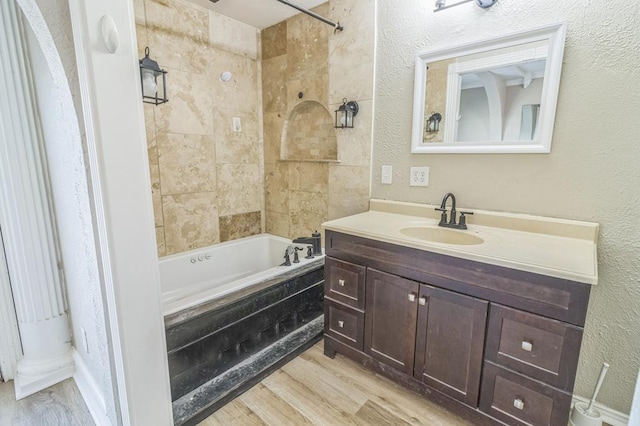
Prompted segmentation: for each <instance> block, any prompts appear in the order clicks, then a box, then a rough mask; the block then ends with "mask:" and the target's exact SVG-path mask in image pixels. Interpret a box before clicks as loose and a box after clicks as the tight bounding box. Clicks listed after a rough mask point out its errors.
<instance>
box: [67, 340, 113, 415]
mask: <svg viewBox="0 0 640 426" xmlns="http://www.w3.org/2000/svg"><path fill="white" fill-rule="evenodd" d="M73 361H74V362H75V364H76V372H75V374H74V375H73V380H74V381H75V382H76V385H77V386H78V389H79V390H80V394H81V395H82V399H84V402H85V403H86V404H87V407H88V408H89V412H90V413H91V417H93V421H94V422H96V425H97V426H112V425H111V421H110V420H109V417H107V406H106V404H105V402H104V395H103V394H102V392H101V391H100V387H99V386H98V384H97V383H96V380H95V378H94V377H93V376H92V375H91V373H90V372H89V369H88V368H87V365H86V364H85V363H84V361H83V359H82V357H81V356H80V354H79V353H78V351H77V350H76V349H75V348H74V349H73Z"/></svg>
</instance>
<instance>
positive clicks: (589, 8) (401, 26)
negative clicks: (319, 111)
mask: <svg viewBox="0 0 640 426" xmlns="http://www.w3.org/2000/svg"><path fill="white" fill-rule="evenodd" d="M559 20H566V21H567V22H568V32H567V41H566V47H565V55H564V64H563V70H562V79H561V82H560V95H559V98H558V108H557V114H556V124H555V129H554V134H553V144H552V146H551V153H550V154H499V155H491V154H482V155H473V154H428V155H425V154H411V153H410V149H411V117H412V105H413V103H412V102H413V77H414V59H415V54H416V53H417V52H418V51H421V50H426V49H436V48H439V47H444V46H447V45H449V44H451V43H456V44H458V43H463V42H469V41H475V40H478V39H480V38H488V37H492V36H498V35H500V34H506V33H511V32H515V31H518V30H524V29H527V28H532V27H535V26H539V25H543V24H549V23H553V22H558V21H559ZM377 21H378V28H377V53H376V55H377V59H376V88H375V91H376V98H375V105H376V107H375V108H376V111H375V120H374V123H375V124H374V147H373V164H372V167H373V176H372V177H373V183H372V195H373V197H374V198H384V199H391V200H400V201H413V202H421V203H431V204H439V203H440V201H441V200H442V196H443V195H444V193H445V192H448V191H452V192H454V193H455V194H456V198H457V200H458V203H459V205H460V206H464V207H469V208H479V209H486V210H498V211H512V212H520V213H530V214H537V215H544V216H554V217H562V218H568V219H578V220H587V221H593V222H598V223H599V224H600V225H601V228H600V229H601V233H600V239H599V241H598V246H599V247H598V249H599V252H598V267H599V278H600V280H599V284H598V285H597V286H595V287H593V290H592V292H591V299H590V303H589V311H588V315H587V323H586V327H585V335H584V340H583V344H582V350H581V353H580V361H579V368H578V377H577V381H576V387H575V391H576V393H577V394H578V395H582V396H587V395H589V394H590V392H591V391H592V389H593V386H594V384H595V382H596V378H597V376H598V372H599V371H600V366H601V365H602V362H604V361H607V362H609V363H610V364H611V368H610V369H609V374H608V375H607V378H606V380H605V382H604V384H603V386H602V390H601V392H600V396H599V398H598V400H599V401H601V402H602V403H604V404H605V405H608V406H610V407H611V408H613V409H616V410H618V411H622V412H627V413H628V412H629V409H630V407H631V400H632V397H633V390H634V387H635V383H636V382H635V380H636V375H637V372H638V367H639V366H640V352H639V351H638V346H639V344H640V327H639V326H638V324H640V310H639V309H638V306H640V221H639V220H638V216H639V213H638V212H640V191H639V190H638V183H639V182H640V167H639V166H638V160H639V159H640V143H639V141H638V135H640V120H639V119H638V117H639V116H640V96H638V91H639V90H640V89H639V88H640V59H639V58H640V55H639V53H638V46H640V2H636V1H627V0H611V1H607V2H601V1H589V2H587V1H557V0H536V1H521V0H500V1H499V2H497V3H496V5H495V6H493V7H492V8H490V9H488V10H482V9H480V8H479V7H477V6H475V5H474V4H473V3H466V4H463V5H460V6H457V7H455V8H451V9H447V10H444V11H440V12H437V13H433V2H432V1H424V0H385V1H378V14H377ZM391 123H393V124H391ZM383 164H390V165H392V166H393V167H394V172H395V173H394V179H393V184H392V185H382V184H381V183H380V175H381V173H380V166H381V165H383ZM411 166H428V167H430V173H431V176H430V179H429V187H428V188H420V187H410V186H409V168H410V167H411Z"/></svg>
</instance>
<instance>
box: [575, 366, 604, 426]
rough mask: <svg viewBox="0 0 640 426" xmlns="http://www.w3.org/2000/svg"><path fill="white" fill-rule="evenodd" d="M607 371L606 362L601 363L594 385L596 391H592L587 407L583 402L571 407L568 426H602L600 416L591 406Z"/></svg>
mask: <svg viewBox="0 0 640 426" xmlns="http://www.w3.org/2000/svg"><path fill="white" fill-rule="evenodd" d="M608 369H609V364H607V363H606V362H605V363H603V364H602V369H601V370H600V376H598V383H597V384H596V389H595V390H594V391H593V397H591V401H589V405H587V404H585V403H583V402H576V405H575V406H574V407H573V412H572V413H571V418H570V419H569V425H570V426H602V416H601V415H600V412H599V411H598V410H597V409H596V408H595V407H594V406H593V404H595V402H596V397H597V396H598V392H600V386H602V381H603V380H604V376H605V375H606V374H607V370H608Z"/></svg>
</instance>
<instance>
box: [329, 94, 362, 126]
mask: <svg viewBox="0 0 640 426" xmlns="http://www.w3.org/2000/svg"><path fill="white" fill-rule="evenodd" d="M356 115H358V103H357V102H356V101H347V98H344V99H342V105H340V106H339V107H338V109H337V110H336V124H335V127H336V129H353V118H354V117H355V116H356Z"/></svg>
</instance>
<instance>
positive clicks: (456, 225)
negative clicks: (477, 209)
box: [436, 192, 473, 229]
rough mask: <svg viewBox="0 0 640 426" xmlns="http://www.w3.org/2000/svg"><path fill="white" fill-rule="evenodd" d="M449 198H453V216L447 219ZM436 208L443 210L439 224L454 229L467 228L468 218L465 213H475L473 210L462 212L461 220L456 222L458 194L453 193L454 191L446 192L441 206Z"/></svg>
mask: <svg viewBox="0 0 640 426" xmlns="http://www.w3.org/2000/svg"><path fill="white" fill-rule="evenodd" d="M449 198H451V216H450V217H449V220H448V221H447V201H448V200H449ZM436 210H437V211H440V212H442V215H440V223H438V226H442V227H445V228H454V229H467V218H466V216H465V215H468V214H473V212H460V221H459V222H458V223H456V215H457V213H458V212H457V211H456V196H455V195H453V192H447V193H446V194H444V197H443V198H442V204H440V207H439V208H436Z"/></svg>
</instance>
